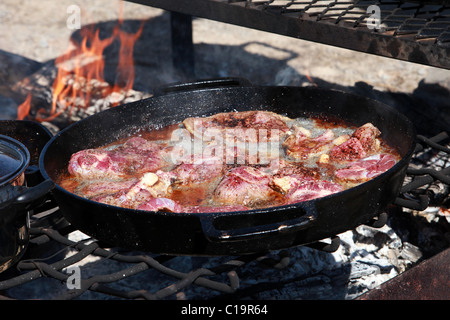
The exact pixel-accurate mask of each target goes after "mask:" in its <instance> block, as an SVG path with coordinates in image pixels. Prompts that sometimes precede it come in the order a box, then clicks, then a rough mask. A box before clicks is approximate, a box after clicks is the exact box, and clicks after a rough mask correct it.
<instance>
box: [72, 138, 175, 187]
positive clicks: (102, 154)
mask: <svg viewBox="0 0 450 320" xmlns="http://www.w3.org/2000/svg"><path fill="white" fill-rule="evenodd" d="M164 152H165V150H164V146H162V145H160V144H158V143H155V142H151V141H146V140H145V139H143V138H139V137H137V138H131V139H130V140H128V141H126V142H125V143H124V144H123V145H121V146H118V147H116V148H114V149H111V150H107V149H102V148H99V149H86V150H81V151H78V152H76V153H75V154H73V155H72V156H71V159H70V161H69V165H68V171H69V173H70V174H72V175H74V176H78V177H82V178H87V179H95V178H120V177H123V176H125V175H136V174H140V173H144V172H154V171H156V170H158V169H161V168H162V167H164V166H165V165H167V163H166V161H165V160H164Z"/></svg>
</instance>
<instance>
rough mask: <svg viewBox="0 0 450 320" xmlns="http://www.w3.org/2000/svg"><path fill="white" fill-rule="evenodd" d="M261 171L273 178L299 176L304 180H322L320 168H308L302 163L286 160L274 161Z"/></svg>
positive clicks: (261, 168) (262, 167)
mask: <svg viewBox="0 0 450 320" xmlns="http://www.w3.org/2000/svg"><path fill="white" fill-rule="evenodd" d="M259 169H260V170H261V171H262V172H264V173H266V174H268V175H271V176H273V177H283V176H286V175H299V176H301V177H304V178H313V179H319V178H320V172H319V168H317V167H316V168H313V167H306V166H304V165H302V164H301V163H297V162H293V161H287V160H284V159H277V160H272V161H271V162H270V163H269V164H268V165H267V166H261V167H260V168H259Z"/></svg>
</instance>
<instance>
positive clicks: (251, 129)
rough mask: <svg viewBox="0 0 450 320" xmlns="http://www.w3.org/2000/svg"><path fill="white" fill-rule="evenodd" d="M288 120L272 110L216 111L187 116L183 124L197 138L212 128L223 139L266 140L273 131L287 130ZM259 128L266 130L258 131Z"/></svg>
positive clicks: (278, 132) (281, 132)
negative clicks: (198, 115) (204, 114)
mask: <svg viewBox="0 0 450 320" xmlns="http://www.w3.org/2000/svg"><path fill="white" fill-rule="evenodd" d="M288 120H290V119H289V118H287V117H284V116H282V115H279V114H277V113H274V112H269V111H243V112H226V113H218V114H215V115H212V116H210V117H204V118H200V117H197V118H187V119H185V120H184V121H183V124H184V126H185V128H186V129H187V130H188V131H189V132H190V133H191V134H192V135H193V136H194V137H196V138H199V139H203V135H204V134H205V132H206V131H207V130H208V129H214V131H213V132H214V134H216V135H217V134H221V135H222V138H223V139H224V140H233V141H234V140H236V139H237V140H245V141H247V142H258V141H260V140H267V139H268V138H270V137H271V135H272V134H273V133H275V134H276V135H278V136H281V135H283V134H284V133H286V132H287V131H288V130H289V127H288V125H287V124H286V121H288ZM246 129H247V130H246ZM260 129H263V130H266V131H259V130H260ZM260 137H262V139H260Z"/></svg>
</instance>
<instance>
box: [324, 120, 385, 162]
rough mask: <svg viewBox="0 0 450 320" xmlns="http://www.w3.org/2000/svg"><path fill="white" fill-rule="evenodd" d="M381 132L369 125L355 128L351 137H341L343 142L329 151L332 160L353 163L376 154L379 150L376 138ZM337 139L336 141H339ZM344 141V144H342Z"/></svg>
mask: <svg viewBox="0 0 450 320" xmlns="http://www.w3.org/2000/svg"><path fill="white" fill-rule="evenodd" d="M380 134H381V132H380V130H378V128H377V127H375V126H374V125H373V124H371V123H366V124H364V125H362V126H360V127H359V128H357V129H356V130H355V131H354V132H353V134H352V135H351V136H342V137H339V138H342V139H343V140H341V141H339V144H338V145H336V146H334V147H333V148H332V149H331V151H330V157H331V159H332V160H337V161H353V160H358V159H361V158H364V157H365V156H367V155H369V154H373V153H374V152H377V151H378V150H379V148H380V140H379V139H378V137H379V136H380ZM339 138H337V139H336V141H338V140H340V139H339ZM342 141H344V142H342Z"/></svg>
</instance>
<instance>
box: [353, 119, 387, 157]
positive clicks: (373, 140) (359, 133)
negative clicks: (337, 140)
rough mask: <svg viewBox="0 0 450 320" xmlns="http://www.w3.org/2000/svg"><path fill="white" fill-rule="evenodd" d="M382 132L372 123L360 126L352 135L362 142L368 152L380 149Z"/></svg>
mask: <svg viewBox="0 0 450 320" xmlns="http://www.w3.org/2000/svg"><path fill="white" fill-rule="evenodd" d="M380 134H381V132H380V130H378V128H377V127H375V126H374V125H373V124H371V123H366V124H365V125H363V126H361V127H359V128H358V129H356V130H355V132H353V134H352V137H354V138H356V139H358V140H359V141H360V142H361V145H362V147H363V148H364V150H365V151H366V152H367V153H372V152H376V151H378V149H379V147H380V143H379V140H378V139H377V138H378V137H379V136H380Z"/></svg>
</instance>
